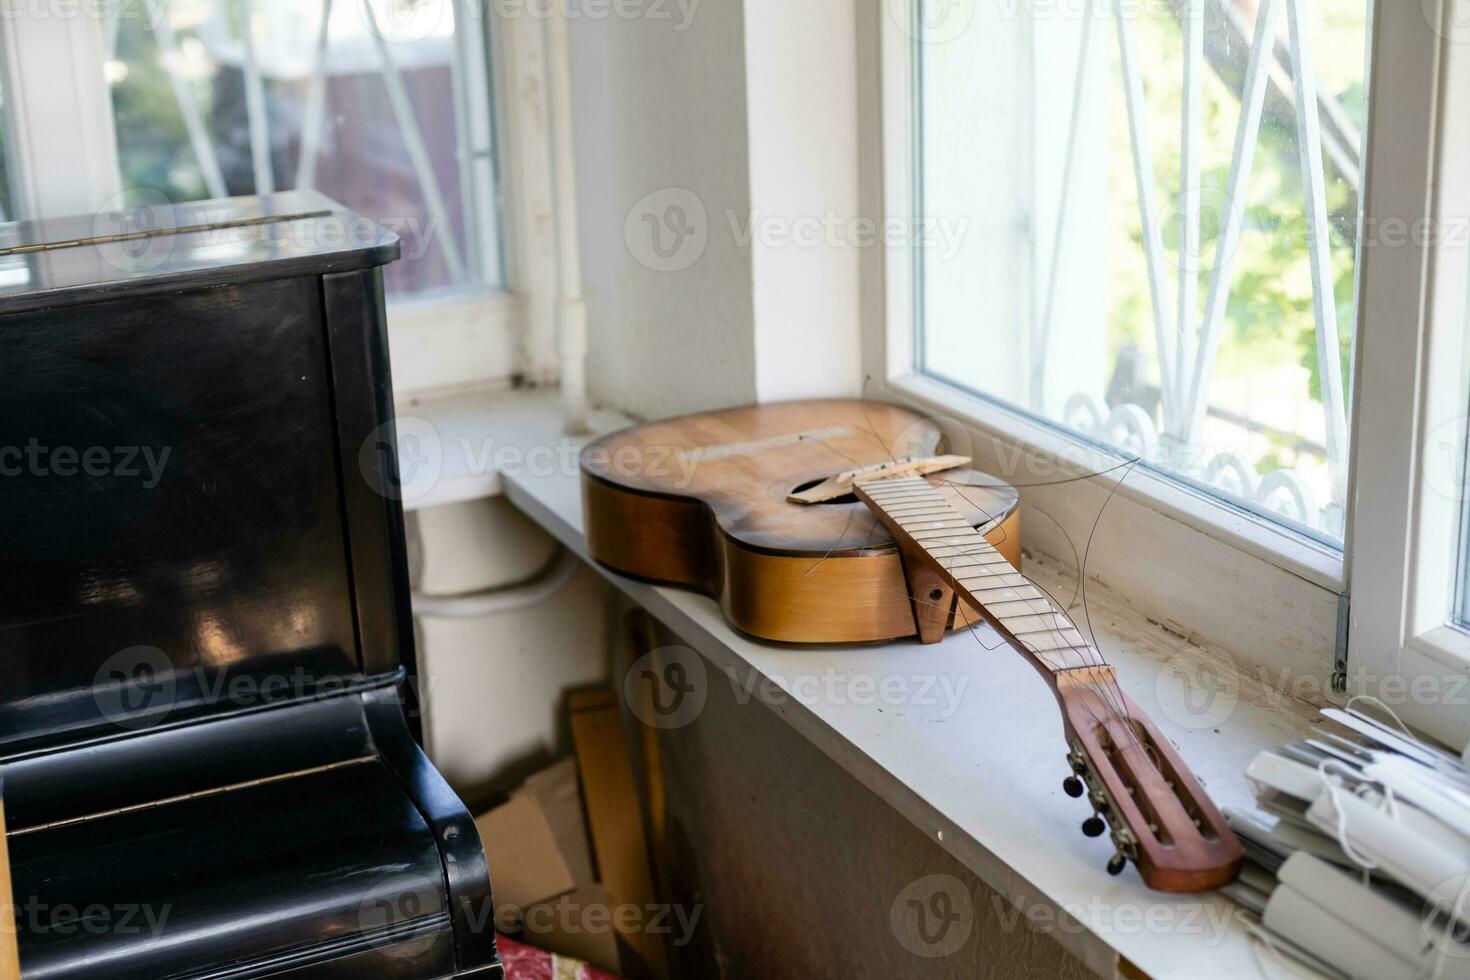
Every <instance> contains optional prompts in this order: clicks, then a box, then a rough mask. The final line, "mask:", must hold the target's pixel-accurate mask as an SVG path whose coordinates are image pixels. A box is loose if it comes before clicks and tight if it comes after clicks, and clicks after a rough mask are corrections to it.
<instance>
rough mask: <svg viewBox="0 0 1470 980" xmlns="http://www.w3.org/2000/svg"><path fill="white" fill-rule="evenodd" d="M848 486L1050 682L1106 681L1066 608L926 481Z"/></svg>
mask: <svg viewBox="0 0 1470 980" xmlns="http://www.w3.org/2000/svg"><path fill="white" fill-rule="evenodd" d="M853 489H854V492H855V493H856V494H857V496H858V498H859V499H860V500H862V501H863V502H864V503H866V504H867V505H868V506H869V507H870V508H871V509H872V510H873V512H874V513H875V514H876V515H877V516H878V519H879V520H881V521H882V522H883V524H884V526H885V527H887V528H888V531H889V533H891V534H892V535H893V537H894V540H895V541H896V542H897V543H898V546H899V548H900V549H901V550H903V551H905V552H906V553H907V554H908V555H909V556H913V557H916V558H919V559H920V560H922V561H923V562H924V563H925V564H926V565H928V566H929V567H930V568H931V569H932V570H934V571H936V572H937V573H938V574H939V575H940V576H941V578H942V579H943V581H944V582H945V583H946V584H948V585H949V586H951V587H952V588H953V589H954V590H955V591H956V592H957V593H958V594H959V596H960V597H961V598H963V599H965V600H966V601H968V602H969V603H970V605H972V606H974V607H975V608H976V609H977V610H979V612H980V614H981V615H982V616H983V617H984V618H985V620H986V621H987V622H989V623H990V625H991V626H992V627H994V628H995V630H996V632H998V633H999V634H1000V635H1001V636H1002V637H1003V638H1004V639H1005V640H1007V641H1008V642H1009V643H1010V644H1011V645H1012V646H1013V647H1015V648H1016V649H1017V650H1018V651H1020V652H1021V653H1022V654H1024V655H1025V656H1026V657H1027V658H1028V659H1029V660H1031V662H1032V663H1033V664H1034V665H1035V666H1036V668H1037V669H1038V670H1040V671H1041V672H1042V674H1043V675H1045V676H1047V677H1048V678H1049V680H1050V681H1051V682H1052V683H1053V685H1054V686H1055V683H1056V682H1057V681H1058V680H1059V679H1060V677H1061V675H1063V674H1067V673H1069V672H1071V671H1092V672H1097V673H1098V674H1099V676H1098V677H1097V678H1096V679H1097V680H1101V681H1106V680H1110V679H1111V677H1110V674H1111V668H1110V667H1108V666H1107V664H1106V663H1105V662H1104V660H1103V658H1102V656H1101V655H1100V654H1099V653H1098V651H1097V650H1096V649H1094V648H1093V646H1092V645H1091V644H1090V643H1088V642H1087V638H1086V637H1084V636H1083V635H1082V633H1081V632H1080V631H1079V630H1078V629H1077V627H1076V625H1075V624H1074V623H1073V622H1072V620H1071V618H1070V617H1069V616H1068V615H1067V614H1066V612H1065V611H1063V610H1062V609H1061V607H1060V606H1058V605H1057V604H1056V603H1054V602H1053V601H1052V600H1051V597H1050V596H1048V595H1047V594H1046V593H1045V592H1043V591H1042V590H1041V589H1038V588H1037V587H1036V586H1035V585H1033V584H1032V583H1031V581H1030V580H1029V579H1027V578H1026V577H1025V576H1023V575H1021V573H1020V572H1018V571H1017V570H1016V568H1015V567H1014V566H1013V565H1011V563H1010V562H1008V561H1007V560H1006V559H1005V557H1004V556H1003V555H1001V553H1000V552H999V551H997V550H996V549H995V547H994V546H993V545H992V544H991V543H990V542H989V541H987V540H986V539H985V536H984V535H983V534H981V533H980V532H979V531H977V530H976V529H975V528H973V527H971V526H970V523H969V521H967V520H966V519H965V517H964V515H962V514H961V513H960V512H959V511H958V510H956V509H955V508H954V506H953V505H951V504H950V503H949V501H948V500H947V499H946V498H945V496H944V495H943V494H942V493H940V492H939V490H938V489H936V488H935V487H934V485H933V484H931V483H930V482H929V481H928V480H925V479H923V478H922V477H917V476H911V477H900V478H891V479H879V480H870V481H867V482H864V483H858V484H856V485H855V486H854V488H853Z"/></svg>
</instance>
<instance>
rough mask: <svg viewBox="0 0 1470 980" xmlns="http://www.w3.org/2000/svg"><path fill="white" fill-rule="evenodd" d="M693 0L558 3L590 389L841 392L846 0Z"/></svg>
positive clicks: (853, 337)
mask: <svg viewBox="0 0 1470 980" xmlns="http://www.w3.org/2000/svg"><path fill="white" fill-rule="evenodd" d="M634 6H635V7H636V6H637V5H634ZM691 6H692V13H691V14H690V16H689V17H688V18H687V20H685V19H683V18H682V17H681V16H678V15H676V16H674V17H671V18H667V19H664V18H659V19H653V18H649V17H635V18H631V19H623V18H619V17H617V16H610V17H606V18H601V19H592V18H589V17H581V18H578V19H575V20H573V21H572V25H571V39H572V40H571V43H572V75H573V78H572V90H573V96H574V101H575V106H574V116H575V137H574V138H575V142H576V153H577V167H578V170H577V182H578V199H577V203H578V207H579V209H580V215H579V219H580V222H581V228H582V261H583V278H584V282H585V285H586V296H587V301H588V313H589V337H590V343H591V351H592V354H591V363H590V364H589V366H588V370H589V385H590V389H591V392H592V395H593V397H594V399H600V400H602V401H603V402H605V403H608V404H611V405H613V406H615V407H617V408H620V409H623V410H624V411H627V412H630V413H632V414H634V415H637V416H642V417H648V418H656V417H661V416H667V415H673V414H678V413H681V412H689V411H695V410H699V409H707V408H714V407H724V406H729V405H737V404H742V403H747V402H752V401H757V400H760V401H770V400H776V399H786V398H799V397H813V396H820V395H840V394H856V393H857V392H858V390H859V389H860V386H861V380H860V379H861V368H860V348H859V331H858V286H859V260H860V254H859V252H860V249H861V248H862V247H863V246H862V244H861V241H860V240H859V241H854V238H855V235H854V233H853V231H852V225H853V222H854V221H855V220H856V219H857V218H858V217H859V215H858V192H857V179H858V178H857V85H856V70H857V69H856V54H855V43H854V40H853V32H854V24H853V20H854V11H853V8H852V5H851V4H850V3H847V2H845V0H803V2H802V3H782V2H779V0H743V2H734V0H718V2H716V0H706V2H703V3H699V4H693V5H691ZM644 9H660V10H671V9H674V5H667V6H664V5H646V7H645V8H644ZM681 209H682V210H681ZM681 216H682V217H681ZM681 228H682V229H687V230H688V232H689V233H688V234H686V235H684V236H682V237H680V236H679V235H678V234H677V230H678V229H681ZM655 230H656V231H658V233H659V235H660V244H661V245H662V247H663V249H664V251H665V253H667V254H660V253H659V252H658V251H657V250H656V249H655V248H654V239H653V234H654V232H655ZM868 247H876V246H871V245H870V246H868Z"/></svg>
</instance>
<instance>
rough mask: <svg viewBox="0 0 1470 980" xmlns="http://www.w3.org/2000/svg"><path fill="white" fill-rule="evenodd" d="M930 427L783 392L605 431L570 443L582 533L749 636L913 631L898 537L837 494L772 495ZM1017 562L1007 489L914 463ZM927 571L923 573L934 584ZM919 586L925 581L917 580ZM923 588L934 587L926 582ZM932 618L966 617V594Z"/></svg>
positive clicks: (871, 460)
mask: <svg viewBox="0 0 1470 980" xmlns="http://www.w3.org/2000/svg"><path fill="white" fill-rule="evenodd" d="M942 442H943V434H942V433H941V431H940V430H939V427H938V426H937V425H935V424H934V423H933V422H931V421H928V420H926V419H925V418H924V417H923V416H921V415H919V414H917V413H915V412H911V411H909V410H908V409H904V408H899V407H897V406H893V405H885V404H882V403H878V402H862V401H854V400H826V401H804V402H786V403H779V404H771V405H760V406H753V407H749V408H736V409H729V410H726V411H718V412H707V413H702V414H698V415H687V416H683V417H681V418H676V419H669V420H667V421H663V422H654V423H651V424H648V425H641V426H636V427H634V428H631V429H626V430H624V431H622V432H618V433H614V434H613V435H610V436H607V437H605V438H603V439H601V440H599V441H598V442H596V443H593V444H592V445H591V446H589V447H587V449H586V450H585V451H584V452H583V454H582V487H583V501H584V508H585V514H584V517H585V525H586V533H587V543H588V547H589V549H590V551H591V553H592V556H593V557H594V558H596V559H597V560H598V561H599V562H602V563H603V564H604V565H607V566H608V567H610V568H613V569H615V570H617V571H619V572H622V573H623V574H626V575H632V576H635V577H637V578H641V579H646V580H649V581H653V582H661V583H667V584H671V585H679V586H683V587H686V588H690V589H695V590H698V591H700V592H703V593H705V594H707V595H710V596H713V597H714V598H716V599H718V600H719V602H720V605H721V607H722V608H723V609H724V612H725V615H726V617H727V618H728V619H729V621H730V623H731V624H732V625H733V626H735V627H736V628H737V629H739V630H740V631H742V632H743V633H746V634H748V635H750V636H753V637H756V638H759V639H763V640H770V641H776V642H783V643H865V642H879V641H885V640H894V639H900V638H903V637H909V636H914V635H916V634H917V633H918V632H919V628H918V626H917V625H916V609H917V610H918V614H919V615H922V614H923V612H924V609H923V607H922V606H918V607H916V605H915V603H913V602H911V601H910V598H909V597H910V594H911V593H913V594H918V593H919V589H917V588H914V587H912V586H911V584H910V583H909V582H907V581H906V579H905V570H904V566H903V563H902V562H901V560H900V558H899V552H898V548H897V546H896V545H895V543H894V540H893V538H892V536H891V535H890V533H889V532H888V530H887V529H886V528H885V527H884V526H883V524H882V523H881V522H880V521H878V520H877V518H876V517H875V516H874V514H873V512H872V511H871V510H869V508H868V507H867V506H866V505H865V504H863V503H862V502H861V501H859V500H857V499H856V498H855V497H853V496H851V495H848V496H846V497H845V498H840V499H838V500H834V501H832V502H830V503H824V504H819V505H815V506H801V505H799V504H795V503H792V502H789V501H788V500H787V495H788V494H790V493H792V492H793V491H796V490H799V489H803V488H804V487H806V486H807V485H809V484H812V483H815V482H817V481H820V480H822V479H824V478H826V477H829V476H830V475H831V474H833V473H834V472H837V471H842V470H849V469H853V468H855V467H860V466H867V465H874V464H881V463H885V462H888V461H889V460H891V459H894V458H895V457H905V456H911V457H929V456H934V455H936V454H937V453H939V452H940V451H942V449H943V447H942V445H941V443H942ZM926 479H927V480H928V481H929V482H930V483H932V484H933V485H934V486H935V487H937V488H938V489H939V491H940V492H941V493H943V494H944V495H945V497H946V498H948V500H949V501H950V503H951V504H953V505H954V507H955V508H956V509H957V510H958V511H959V512H960V513H961V514H963V515H964V517H965V520H966V521H967V522H968V523H969V524H970V526H971V527H975V528H977V529H980V530H981V532H982V533H983V534H984V535H985V537H986V538H987V540H989V541H990V543H991V544H993V545H994V546H995V548H996V549H997V550H998V551H1000V553H1001V554H1002V555H1004V556H1005V557H1006V559H1008V560H1009V561H1010V562H1011V564H1013V565H1015V566H1016V567H1017V568H1019V567H1020V553H1021V526H1020V521H1021V519H1020V510H1019V505H1018V497H1017V494H1016V491H1015V490H1014V489H1012V488H1011V487H1009V486H1006V485H1005V484H1003V483H1001V481H999V480H996V479H994V478H992V477H987V476H984V475H982V474H979V473H975V472H972V471H969V470H950V471H948V472H944V473H935V474H932V475H930V476H929V477H927V478H926ZM936 587H937V586H936ZM928 591H929V590H928V588H927V586H926V588H925V589H924V593H925V594H927V593H928ZM935 594H936V595H937V594H938V593H937V592H936V593H935ZM949 596H950V593H949V592H948V590H947V589H946V590H945V591H944V600H943V602H941V603H939V604H937V605H936V607H935V608H938V609H939V616H940V623H939V625H940V628H943V626H945V625H950V624H952V625H955V626H963V625H965V624H967V623H968V624H974V623H977V622H979V621H980V615H979V613H978V612H977V611H976V610H974V609H973V607H970V606H968V605H966V604H961V607H960V608H959V609H958V610H957V611H956V612H955V614H954V616H953V618H952V620H947V619H946V618H945V613H947V612H948V607H947V605H946V604H947V603H948V599H949Z"/></svg>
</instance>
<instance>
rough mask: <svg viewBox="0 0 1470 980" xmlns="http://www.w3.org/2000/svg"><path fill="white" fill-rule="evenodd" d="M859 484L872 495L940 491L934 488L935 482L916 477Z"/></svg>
mask: <svg viewBox="0 0 1470 980" xmlns="http://www.w3.org/2000/svg"><path fill="white" fill-rule="evenodd" d="M858 486H860V487H862V489H863V492H864V493H866V494H867V495H868V496H870V497H876V496H878V495H880V494H894V493H903V492H912V491H919V490H927V491H929V492H930V493H938V491H937V490H935V489H934V484H932V483H930V482H929V481H928V480H920V479H917V478H914V477H906V478H904V479H901V480H869V481H868V482H867V483H860V484H858Z"/></svg>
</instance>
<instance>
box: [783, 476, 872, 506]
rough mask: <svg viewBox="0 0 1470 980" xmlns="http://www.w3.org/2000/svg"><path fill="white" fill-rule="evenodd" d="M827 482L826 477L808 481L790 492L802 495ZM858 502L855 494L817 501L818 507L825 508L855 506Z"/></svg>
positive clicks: (845, 494) (799, 484)
mask: <svg viewBox="0 0 1470 980" xmlns="http://www.w3.org/2000/svg"><path fill="white" fill-rule="evenodd" d="M825 480H826V477H821V478H819V479H816V480H807V481H806V482H805V483H798V484H797V485H796V486H794V487H792V488H791V490H790V491H788V492H789V493H801V492H803V491H805V490H810V489H811V488H812V487H814V486H816V485H817V484H818V483H822V482H825ZM857 502H858V499H857V494H855V493H844V494H843V495H842V496H840V497H833V498H832V499H831V500H819V501H817V505H818V506H823V505H825V506H828V507H830V506H831V505H833V504H855V503H857Z"/></svg>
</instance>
